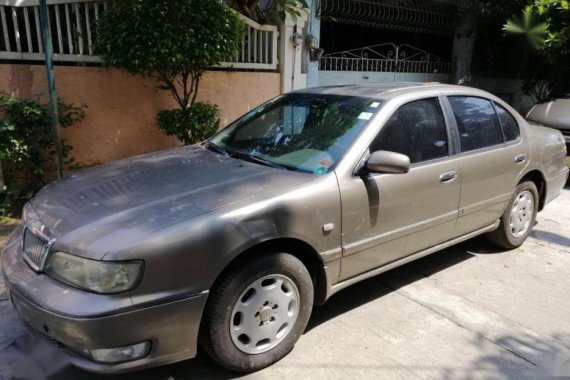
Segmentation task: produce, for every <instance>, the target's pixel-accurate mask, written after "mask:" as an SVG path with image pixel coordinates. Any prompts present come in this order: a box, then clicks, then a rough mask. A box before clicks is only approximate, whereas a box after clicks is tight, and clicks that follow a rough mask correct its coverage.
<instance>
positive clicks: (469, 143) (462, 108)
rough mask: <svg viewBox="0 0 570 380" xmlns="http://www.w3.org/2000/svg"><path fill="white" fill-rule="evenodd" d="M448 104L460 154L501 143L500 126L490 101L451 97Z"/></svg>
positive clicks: (467, 97) (501, 132)
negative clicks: (451, 112) (455, 126)
mask: <svg viewBox="0 0 570 380" xmlns="http://www.w3.org/2000/svg"><path fill="white" fill-rule="evenodd" d="M449 102H450V103H451V108H452V109H453V114H454V115H455V120H456V121H457V128H458V129H459V136H460V141H461V151H462V152H469V151H472V150H477V149H483V148H487V147H491V146H495V145H499V144H502V143H503V131H502V130H501V124H500V122H499V118H498V117H497V114H496V113H495V109H494V108H493V105H492V104H491V101H490V100H487V99H483V98H476V97H469V96H451V97H449Z"/></svg>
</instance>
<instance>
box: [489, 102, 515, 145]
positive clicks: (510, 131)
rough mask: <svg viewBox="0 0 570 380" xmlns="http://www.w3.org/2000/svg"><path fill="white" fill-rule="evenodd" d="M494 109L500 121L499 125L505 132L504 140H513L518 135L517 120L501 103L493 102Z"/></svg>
mask: <svg viewBox="0 0 570 380" xmlns="http://www.w3.org/2000/svg"><path fill="white" fill-rule="evenodd" d="M495 109H496V110H497V115H499V120H500V121H501V126H502V127H503V133H504V134H505V140H506V141H515V140H517V139H518V138H519V136H520V131H519V124H518V123H517V120H516V119H515V118H514V117H513V115H511V113H510V112H509V111H507V110H506V109H505V108H504V107H502V106H501V105H499V104H497V103H495Z"/></svg>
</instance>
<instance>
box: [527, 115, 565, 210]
mask: <svg viewBox="0 0 570 380" xmlns="http://www.w3.org/2000/svg"><path fill="white" fill-rule="evenodd" d="M526 131H527V136H528V142H529V145H530V150H531V162H530V165H529V167H528V168H527V172H530V171H532V170H538V171H540V172H541V173H542V174H543V176H544V179H545V180H546V203H548V202H550V201H551V200H552V199H554V198H556V197H557V196H558V195H559V194H560V190H561V189H562V187H563V186H564V183H565V182H566V178H567V173H568V168H567V167H566V164H565V162H564V160H565V158H566V149H565V143H564V138H563V136H562V134H561V133H560V131H557V130H555V129H551V128H546V127H542V126H539V125H536V124H530V123H527V125H526Z"/></svg>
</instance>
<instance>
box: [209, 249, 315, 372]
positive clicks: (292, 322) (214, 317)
mask: <svg viewBox="0 0 570 380" xmlns="http://www.w3.org/2000/svg"><path fill="white" fill-rule="evenodd" d="M312 305H313V283H312V280H311V276H310V274H309V272H308V271H307V268H306V267H305V266H304V265H303V263H302V262H301V261H300V260H298V259H297V258H295V257H294V256H292V255H289V254H285V253H274V254H269V255H264V256H263V257H260V258H257V259H255V260H254V261H253V262H248V263H243V264H242V265H239V266H238V267H236V268H235V269H234V270H232V272H231V273H230V274H229V275H228V276H227V277H226V278H225V279H223V280H222V282H221V283H220V285H219V286H218V287H217V288H216V289H215V290H214V291H213V294H212V295H211V296H210V299H209V301H208V304H207V305H206V310H205V313H204V317H203V326H202V329H201V343H202V345H203V347H204V349H205V350H206V351H207V352H208V354H209V355H210V356H211V357H212V358H213V359H214V360H215V361H216V362H218V363H219V364H221V365H222V366H224V367H226V368H228V369H230V370H233V371H240V372H250V371H257V370H260V369H262V368H265V367H267V366H269V365H271V364H273V363H275V362H277V361H278V360H280V359H282V358H283V357H284V356H285V355H287V354H288V353H289V352H290V351H291V350H292V349H293V346H294V345H295V343H296V342H297V340H298V339H299V337H300V336H301V334H302V333H303V331H304V330H305V327H306V326H307V322H308V321H309V317H310V315H311V310H312Z"/></svg>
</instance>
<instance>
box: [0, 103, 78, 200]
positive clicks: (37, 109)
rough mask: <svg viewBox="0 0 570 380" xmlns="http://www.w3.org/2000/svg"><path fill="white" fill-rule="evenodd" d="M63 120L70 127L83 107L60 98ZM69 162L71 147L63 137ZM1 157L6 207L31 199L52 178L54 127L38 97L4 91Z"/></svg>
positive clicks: (0, 119)
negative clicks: (16, 94) (14, 202)
mask: <svg viewBox="0 0 570 380" xmlns="http://www.w3.org/2000/svg"><path fill="white" fill-rule="evenodd" d="M59 113H60V123H61V126H62V127H64V128H67V127H70V126H71V125H73V124H74V123H75V122H77V121H79V120H82V119H83V117H84V110H83V107H76V106H74V105H73V104H66V103H63V102H61V101H60V102H59ZM62 150H63V156H64V159H65V164H66V165H70V164H72V163H73V158H71V147H70V146H69V145H67V144H66V142H65V140H62ZM0 160H1V161H2V168H3V174H4V183H5V185H4V189H3V190H4V194H2V196H1V198H2V203H3V204H4V206H3V209H5V208H6V207H7V205H9V204H10V203H11V202H13V201H14V200H17V199H20V198H23V199H29V198H30V197H31V196H32V195H33V194H34V193H35V192H36V191H38V190H39V189H40V188H42V187H43V186H44V185H45V184H46V183H48V182H49V181H50V180H51V179H52V178H51V174H53V173H54V170H53V169H54V163H55V148H54V140H53V129H52V126H51V120H50V117H49V113H48V110H47V106H46V105H43V104H41V103H40V102H39V101H37V100H31V99H20V98H18V97H16V96H9V95H5V94H0Z"/></svg>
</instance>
